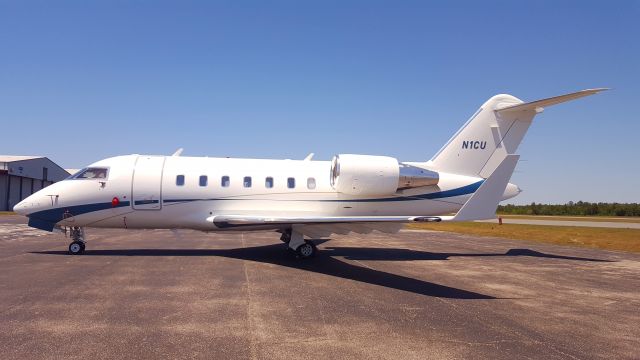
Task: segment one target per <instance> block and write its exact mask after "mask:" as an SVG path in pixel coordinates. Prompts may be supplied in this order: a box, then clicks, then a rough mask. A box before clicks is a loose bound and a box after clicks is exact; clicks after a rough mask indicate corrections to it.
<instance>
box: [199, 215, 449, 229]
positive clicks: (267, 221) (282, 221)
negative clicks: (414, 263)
mask: <svg viewBox="0 0 640 360" xmlns="http://www.w3.org/2000/svg"><path fill="white" fill-rule="evenodd" d="M207 221H209V222H212V223H213V224H215V225H221V227H225V226H233V225H312V224H345V223H373V222H385V223H390V222H399V223H409V222H430V221H440V217H438V216H322V217H311V216H299V217H278V216H250V215H216V216H211V217H209V218H207Z"/></svg>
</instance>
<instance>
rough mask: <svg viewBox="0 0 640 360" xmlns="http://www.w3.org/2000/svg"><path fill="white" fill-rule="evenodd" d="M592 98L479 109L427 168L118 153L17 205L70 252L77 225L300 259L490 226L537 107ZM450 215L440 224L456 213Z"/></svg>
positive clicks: (353, 159)
mask: <svg viewBox="0 0 640 360" xmlns="http://www.w3.org/2000/svg"><path fill="white" fill-rule="evenodd" d="M603 90H606V89H588V90H583V91H579V92H575V93H571V94H567V95H562V96H557V97H552V98H548V99H543V100H538V101H533V102H528V103H525V102H523V101H521V100H519V99H517V98H515V97H513V96H511V95H496V96H494V97H492V98H491V99H489V100H488V101H487V102H485V103H484V104H483V105H482V106H481V107H480V109H478V111H476V112H475V113H474V114H473V116H471V118H470V119H469V120H468V121H467V123H466V124H464V126H463V127H462V128H461V129H460V130H458V132H456V133H455V135H453V137H452V138H451V139H450V140H449V142H447V143H446V144H445V145H444V146H443V147H442V149H441V150H440V151H438V153H437V154H436V155H435V156H434V157H433V158H432V159H431V160H429V161H426V162H399V161H398V160H396V159H394V158H391V157H387V156H370V155H352V154H340V155H336V156H335V157H334V158H333V160H332V161H313V160H312V159H311V158H312V156H313V154H310V155H309V156H308V157H307V158H306V159H304V160H264V159H229V158H208V157H181V156H179V155H180V153H181V152H182V150H181V149H180V150H178V151H177V152H176V153H175V154H174V155H173V156H152V155H125V156H117V157H113V158H109V159H105V160H101V161H98V162H96V163H93V164H91V165H89V167H87V168H85V169H82V170H80V171H79V172H77V173H76V174H74V175H72V176H71V177H69V178H67V179H65V180H64V181H60V182H58V183H55V184H53V185H50V186H48V187H47V188H44V189H42V190H40V191H38V192H37V193H35V194H33V195H31V196H29V197H28V198H26V199H24V200H23V201H22V202H20V203H19V204H17V205H16V206H15V207H14V211H15V212H16V213H19V214H23V215H26V216H28V217H29V226H31V227H35V228H38V229H42V230H47V231H54V230H60V231H64V233H65V234H66V233H67V230H69V234H70V237H71V239H72V242H71V244H70V245H69V253H70V254H81V253H83V252H84V250H85V236H84V227H94V228H124V229H184V228H186V229H196V230H202V231H229V230H236V231H237V230H239V231H250V230H270V231H277V232H280V233H281V234H282V236H281V240H282V241H284V242H285V243H287V244H288V247H289V248H290V249H291V250H294V251H295V252H296V253H297V254H298V256H299V257H301V258H308V257H311V256H313V255H315V253H316V248H315V245H314V244H313V242H311V241H309V240H305V238H312V239H318V238H323V237H327V236H330V235H331V234H335V233H337V234H347V233H349V232H357V233H368V232H371V231H372V230H380V231H384V232H394V231H398V230H399V229H400V228H401V227H402V226H403V224H404V223H408V222H426V221H434V222H437V221H468V220H479V219H489V218H493V217H495V210H496V207H497V206H498V203H499V202H500V201H501V200H505V199H509V198H512V197H514V196H516V195H518V194H519V193H520V191H521V190H520V189H519V188H518V187H517V186H516V185H514V184H510V183H509V179H510V177H511V174H512V173H513V170H514V168H515V166H516V163H517V162H518V158H519V155H515V154H514V153H515V151H516V149H517V147H518V145H519V144H520V142H521V141H522V138H523V137H524V135H525V133H526V131H527V129H528V128H529V125H531V122H532V120H533V118H534V116H535V115H536V114H538V113H540V112H541V111H542V110H543V108H545V107H547V106H551V105H555V104H559V103H562V102H565V101H569V100H574V99H578V98H581V97H584V96H588V95H592V94H596V93H598V92H600V91H603ZM453 213H455V215H447V214H453Z"/></svg>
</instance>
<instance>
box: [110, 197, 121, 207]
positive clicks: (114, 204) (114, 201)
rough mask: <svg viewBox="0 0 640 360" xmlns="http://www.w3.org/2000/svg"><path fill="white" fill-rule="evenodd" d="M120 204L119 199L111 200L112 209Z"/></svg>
mask: <svg viewBox="0 0 640 360" xmlns="http://www.w3.org/2000/svg"><path fill="white" fill-rule="evenodd" d="M119 204H120V199H118V198H117V197H114V198H113V199H111V207H116V206H118V205H119Z"/></svg>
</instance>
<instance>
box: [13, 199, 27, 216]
mask: <svg viewBox="0 0 640 360" xmlns="http://www.w3.org/2000/svg"><path fill="white" fill-rule="evenodd" d="M27 211H28V205H27V203H26V202H25V201H20V202H19V203H17V204H16V206H14V207H13V212H15V213H16V214H20V215H27Z"/></svg>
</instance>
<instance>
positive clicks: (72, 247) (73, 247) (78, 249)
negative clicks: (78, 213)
mask: <svg viewBox="0 0 640 360" xmlns="http://www.w3.org/2000/svg"><path fill="white" fill-rule="evenodd" d="M69 235H70V236H71V239H72V240H73V242H71V244H69V254H71V255H80V254H82V253H83V252H84V249H85V240H84V229H83V228H81V227H77V226H76V227H72V228H71V231H70V232H69Z"/></svg>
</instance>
